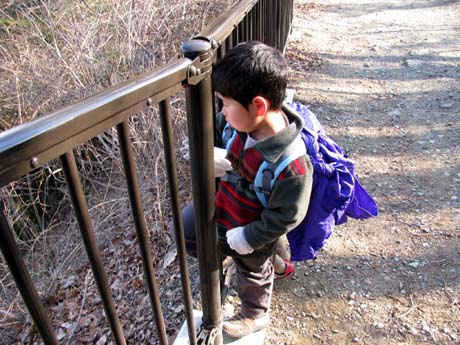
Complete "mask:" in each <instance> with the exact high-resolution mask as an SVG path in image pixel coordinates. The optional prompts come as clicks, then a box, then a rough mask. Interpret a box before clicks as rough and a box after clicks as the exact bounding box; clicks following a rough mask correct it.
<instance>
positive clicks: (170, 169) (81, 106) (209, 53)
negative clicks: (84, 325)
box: [0, 0, 293, 344]
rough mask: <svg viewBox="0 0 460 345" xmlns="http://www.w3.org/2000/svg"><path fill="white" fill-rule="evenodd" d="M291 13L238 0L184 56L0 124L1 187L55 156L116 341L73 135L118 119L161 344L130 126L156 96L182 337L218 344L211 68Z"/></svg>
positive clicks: (9, 236) (26, 289) (287, 22)
mask: <svg viewBox="0 0 460 345" xmlns="http://www.w3.org/2000/svg"><path fill="white" fill-rule="evenodd" d="M292 16H293V0H243V1H240V2H239V3H237V4H236V5H235V6H233V8H231V9H230V10H228V11H227V12H225V13H223V14H222V15H221V16H220V17H218V18H217V19H216V20H215V21H214V22H213V23H212V24H210V25H209V26H208V27H207V28H206V29H204V30H203V31H202V32H201V33H200V34H199V35H197V36H196V37H194V38H193V39H191V40H190V41H189V42H187V43H185V44H184V45H183V46H182V52H183V56H182V57H181V58H178V59H177V60H175V61H172V62H170V63H168V64H167V65H165V66H162V67H160V68H156V69H154V70H153V71H151V72H148V73H145V74H143V75H140V76H138V77H136V78H134V79H132V80H129V81H127V82H124V83H121V84H118V85H116V86H114V87H110V88H108V89H106V90H104V91H102V92H100V93H98V94H96V95H94V96H92V97H89V98H86V99H84V100H82V101H80V102H77V103H74V104H72V105H69V106H67V107H64V108H62V109H60V110H58V111H55V112H53V113H51V114H49V115H47V116H44V117H41V118H38V119H36V120H34V121H31V122H29V123H26V124H24V125H21V126H18V127H15V128H12V129H10V130H7V131H4V132H2V133H0V187H4V186H5V185H7V184H9V183H11V182H14V181H15V180H17V179H19V178H20V177H22V176H24V175H27V174H29V173H30V172H32V171H33V170H35V169H37V168H39V167H41V166H42V165H44V164H46V163H47V162H49V161H51V160H53V159H56V158H59V159H60V161H61V164H62V168H63V170H64V175H65V178H66V182H67V185H68V189H69V193H70V196H71V199H72V204H73V208H74V212H75V214H76V218H77V220H78V224H79V228H80V232H81V237H82V240H83V243H84V246H85V250H86V253H87V255H88V258H89V261H90V264H91V269H92V271H93V275H94V277H95V281H96V284H97V287H98V290H99V294H100V296H101V300H102V304H103V307H104V311H105V315H106V317H107V319H108V323H109V325H110V328H111V331H112V334H113V338H114V341H115V343H116V344H126V340H125V337H124V334H123V332H122V327H121V323H120V320H119V317H118V314H117V311H116V307H115V303H114V300H113V298H112V294H111V290H110V287H109V284H108V279H107V273H106V271H105V269H104V266H103V264H102V258H101V254H100V251H99V248H98V246H97V242H96V237H95V234H94V230H93V225H92V222H91V219H90V216H89V211H88V205H87V200H86V197H85V195H84V192H83V188H82V185H81V181H80V177H79V173H78V169H77V162H76V159H75V155H74V150H75V149H76V147H77V146H78V145H79V144H81V143H84V142H86V141H88V140H91V139H92V138H94V137H95V136H97V135H98V134H100V133H102V132H103V131H105V130H107V129H109V128H112V127H116V131H117V135H118V140H119V145H120V152H121V156H122V161H123V168H124V172H125V176H126V181H127V186H128V192H129V200H130V203H131V208H132V214H133V218H134V224H135V229H136V233H137V239H138V242H139V249H140V251H141V256H142V262H143V268H144V275H145V281H146V282H147V288H148V292H149V296H150V302H151V306H152V312H153V315H154V318H155V322H156V327H157V333H158V341H159V343H160V344H167V343H168V340H167V336H166V331H165V323H164V320H163V315H162V312H161V305H160V298H159V293H158V287H157V282H156V279H155V270H154V267H153V261H152V254H151V253H152V250H151V247H150V242H149V235H148V230H147V225H146V222H145V217H144V211H143V206H142V202H141V194H140V189H139V185H138V181H137V177H136V163H135V160H134V156H133V147H132V141H131V139H130V135H129V128H128V119H129V118H130V117H132V116H133V115H135V114H136V113H138V112H140V111H142V110H143V109H146V108H148V107H153V106H155V105H158V108H159V114H160V119H161V128H162V135H163V143H164V153H165V157H166V169H167V174H168V183H169V192H170V198H171V205H172V211H173V222H174V225H175V226H174V227H175V229H176V230H175V231H176V245H177V252H178V257H179V264H180V273H181V282H182V289H183V298H184V305H185V310H186V312H185V314H186V319H187V325H188V334H189V341H190V344H197V343H199V344H219V343H221V342H222V336H221V331H220V325H221V322H222V320H221V318H222V316H221V314H222V313H221V296H220V289H219V278H220V275H219V260H218V253H217V252H216V234H215V220H214V194H215V184H214V178H213V169H214V167H213V165H212V159H211V157H212V148H213V116H214V113H215V111H214V110H215V105H214V97H213V92H212V88H211V82H210V74H211V71H212V65H213V62H214V61H215V60H216V59H219V58H221V57H222V56H224V55H225V52H226V50H228V49H230V48H231V47H233V46H234V45H236V44H237V43H239V42H242V41H248V40H259V41H262V42H264V43H267V44H269V45H272V46H275V47H277V48H278V49H280V50H283V49H284V47H285V44H286V40H287V37H288V34H289V31H290V26H291V22H292ZM184 88H185V91H186V107H187V121H188V129H189V132H188V136H189V143H190V157H191V159H190V161H191V168H192V193H193V198H194V199H195V200H200V201H201V202H200V203H196V205H195V213H196V223H197V224H196V226H197V229H198V234H197V237H198V262H199V270H200V288H201V300H202V309H203V323H202V328H201V331H200V333H199V335H198V337H197V335H196V334H195V326H194V322H193V310H192V297H191V289H190V283H189V280H188V269H187V260H186V252H185V241H184V236H183V225H182V220H181V216H180V208H179V197H178V195H179V193H178V183H177V175H176V164H175V148H174V140H173V139H174V138H173V134H172V124H171V117H172V115H171V107H170V102H169V97H171V96H173V95H175V94H177V93H178V92H179V91H181V90H183V89H184ZM0 207H1V212H0V247H1V250H2V253H3V256H4V259H5V261H6V263H7V264H8V267H9V270H10V271H11V274H12V276H13V277H14V280H15V282H16V286H17V288H18V290H19V291H20V293H21V295H22V298H23V300H24V302H25V304H26V306H27V308H28V311H29V313H30V316H31V317H32V319H33V321H34V323H35V325H36V328H37V330H38V331H39V333H40V335H41V336H42V338H43V340H44V342H45V343H46V344H57V343H58V340H57V337H56V334H55V332H54V330H53V328H52V324H51V321H50V318H49V316H48V315H47V311H46V310H45V307H44V305H43V304H42V302H41V300H40V298H39V295H38V293H37V290H36V288H35V286H34V284H33V282H32V279H31V276H30V274H29V272H28V270H27V268H26V265H25V262H24V260H23V257H22V255H21V254H20V250H19V248H18V245H17V243H16V242H15V238H14V233H13V231H12V228H11V225H10V223H9V221H8V219H7V217H6V212H5V206H4V201H3V200H1V205H0ZM204 249H206V250H204Z"/></svg>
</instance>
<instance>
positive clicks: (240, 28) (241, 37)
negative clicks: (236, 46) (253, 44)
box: [238, 21, 244, 43]
mask: <svg viewBox="0 0 460 345" xmlns="http://www.w3.org/2000/svg"><path fill="white" fill-rule="evenodd" d="M241 42H244V28H243V21H241V22H239V24H238V43H241Z"/></svg>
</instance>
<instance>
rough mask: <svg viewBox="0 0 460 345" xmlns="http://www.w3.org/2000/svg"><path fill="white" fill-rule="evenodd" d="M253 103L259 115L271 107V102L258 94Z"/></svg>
mask: <svg viewBox="0 0 460 345" xmlns="http://www.w3.org/2000/svg"><path fill="white" fill-rule="evenodd" d="M252 104H253V106H254V107H255V108H256V110H257V115H258V116H262V115H265V113H266V112H267V111H268V110H269V109H270V102H269V101H268V100H267V99H265V98H264V97H262V96H256V97H254V98H253V99H252Z"/></svg>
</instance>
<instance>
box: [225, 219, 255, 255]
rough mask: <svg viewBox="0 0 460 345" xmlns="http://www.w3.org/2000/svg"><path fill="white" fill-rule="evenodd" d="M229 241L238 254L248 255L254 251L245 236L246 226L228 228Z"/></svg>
mask: <svg viewBox="0 0 460 345" xmlns="http://www.w3.org/2000/svg"><path fill="white" fill-rule="evenodd" d="M227 242H228V245H229V246H230V248H232V249H233V250H234V251H236V252H237V253H238V254H241V255H246V254H250V253H252V252H253V251H254V249H253V248H252V247H251V245H250V244H249V243H248V241H247V240H246V237H245V236H244V226H239V227H237V228H233V229H230V230H227Z"/></svg>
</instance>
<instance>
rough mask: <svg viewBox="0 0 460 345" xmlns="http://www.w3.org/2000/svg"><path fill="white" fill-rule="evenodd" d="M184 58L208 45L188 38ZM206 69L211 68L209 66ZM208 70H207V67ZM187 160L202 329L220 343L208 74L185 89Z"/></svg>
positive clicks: (203, 54)
mask: <svg viewBox="0 0 460 345" xmlns="http://www.w3.org/2000/svg"><path fill="white" fill-rule="evenodd" d="M181 49H182V53H183V55H184V56H185V57H187V58H189V59H192V60H194V59H195V58H196V57H199V58H200V59H201V61H204V60H206V59H208V58H209V55H210V54H212V52H211V45H210V44H209V43H208V42H205V41H202V40H197V39H196V40H191V41H188V42H186V43H185V44H183V45H182V47H181ZM208 68H211V66H209V67H208ZM208 71H209V70H208ZM185 95H186V107H187V123H188V135H189V149H190V162H191V164H192V187H193V188H192V194H193V199H194V200H195V201H197V202H196V203H194V204H193V206H194V212H195V226H196V229H197V249H198V262H199V267H200V287H201V302H202V309H203V328H204V329H206V330H207V332H209V333H208V334H209V336H210V337H209V342H206V344H211V340H212V344H213V345H218V344H221V343H222V306H221V297H220V289H219V287H220V271H219V266H220V264H219V261H220V260H219V256H218V253H217V233H216V221H215V179H214V176H213V175H214V164H213V162H212V161H213V159H212V156H213V145H214V142H213V137H214V135H213V134H214V132H213V117H214V114H213V109H212V97H213V94H212V87H211V77H210V75H208V76H206V77H205V78H204V79H203V80H201V82H200V83H198V84H197V85H188V87H187V88H186V89H185Z"/></svg>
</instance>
